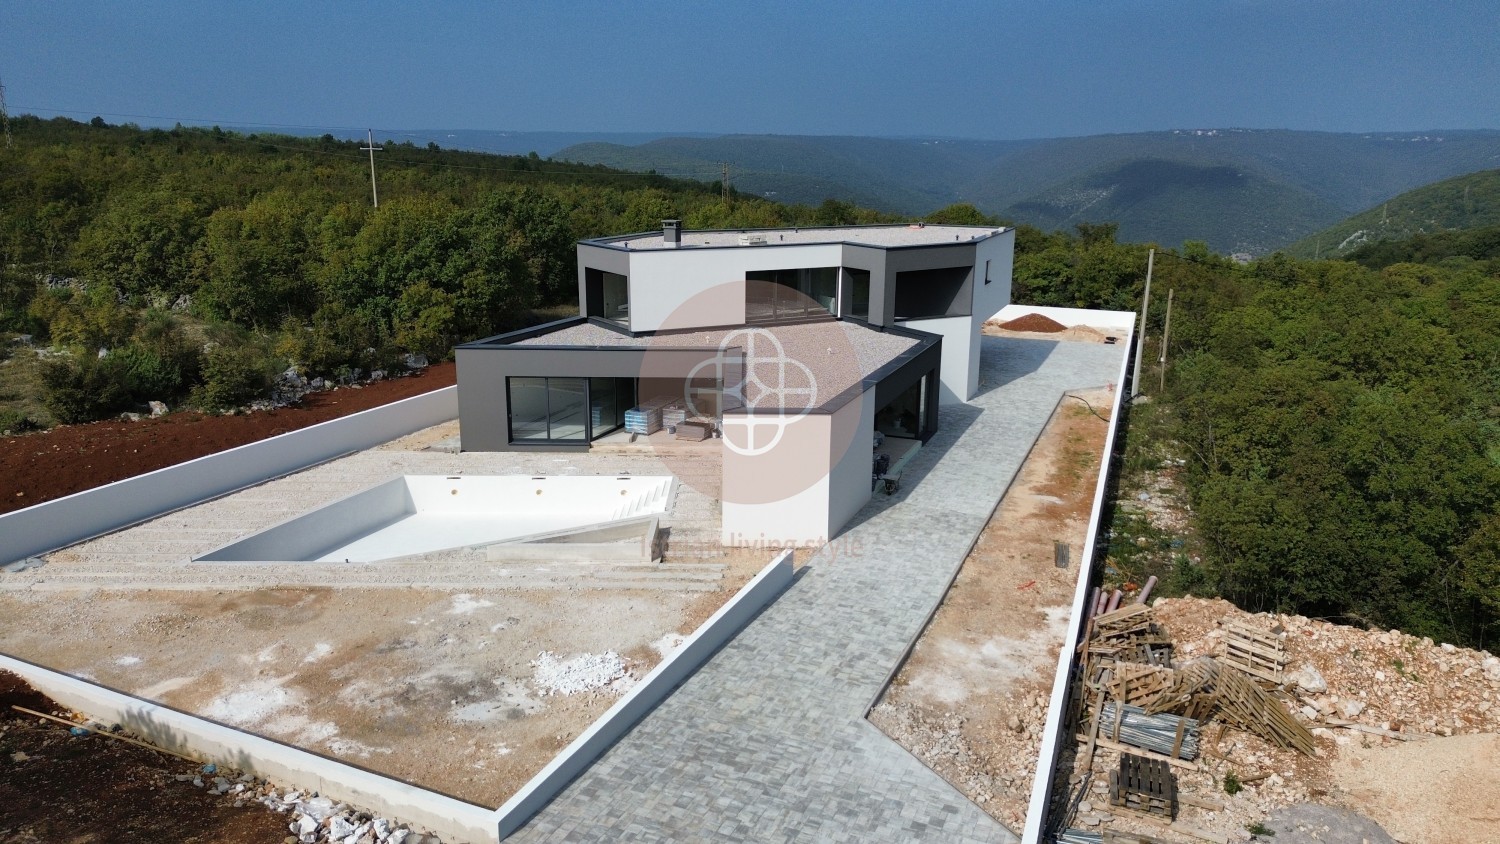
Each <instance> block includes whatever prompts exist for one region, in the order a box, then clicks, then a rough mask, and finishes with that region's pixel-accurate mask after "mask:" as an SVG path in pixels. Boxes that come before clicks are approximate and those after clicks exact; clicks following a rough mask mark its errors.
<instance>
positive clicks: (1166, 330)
mask: <svg viewBox="0 0 1500 844" xmlns="http://www.w3.org/2000/svg"><path fill="white" fill-rule="evenodd" d="M1176 292H1177V288H1175V287H1173V288H1171V289H1169V290H1167V321H1166V324H1165V325H1163V326H1162V327H1161V357H1160V358H1159V359H1158V360H1157V361H1156V365H1157V367H1158V368H1159V369H1160V371H1161V385H1160V386H1159V387H1157V392H1158V394H1160V393H1165V392H1166V391H1167V340H1168V338H1169V337H1171V336H1172V294H1174V293H1176Z"/></svg>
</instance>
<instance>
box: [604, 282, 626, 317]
mask: <svg viewBox="0 0 1500 844" xmlns="http://www.w3.org/2000/svg"><path fill="white" fill-rule="evenodd" d="M602 276H603V278H602V279H601V281H602V285H601V286H602V287H603V288H604V291H603V292H604V313H603V314H601V316H603V317H604V318H605V319H612V320H614V321H615V322H619V323H625V324H628V323H629V322H630V292H629V287H628V285H627V283H626V280H625V276H622V275H620V274H618V273H602Z"/></svg>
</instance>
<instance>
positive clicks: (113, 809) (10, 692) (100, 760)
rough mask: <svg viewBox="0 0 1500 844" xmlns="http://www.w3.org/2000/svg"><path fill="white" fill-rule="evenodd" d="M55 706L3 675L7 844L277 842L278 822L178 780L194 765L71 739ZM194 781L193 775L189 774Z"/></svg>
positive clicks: (96, 739)
mask: <svg viewBox="0 0 1500 844" xmlns="http://www.w3.org/2000/svg"><path fill="white" fill-rule="evenodd" d="M12 704H18V705H20V706H24V707H26V708H27V709H31V710H34V711H37V712H45V713H47V714H54V713H56V714H65V713H59V712H58V708H57V707H56V705H55V704H53V703H52V701H50V700H48V699H47V698H45V697H43V696H41V695H39V694H37V693H36V692H34V691H32V690H31V689H30V687H28V686H27V685H26V684H25V683H24V682H23V681H21V680H20V678H18V677H16V676H14V675H11V674H7V673H4V672H0V841H4V842H6V844H54V842H68V844H113V842H121V844H136V842H139V844H159V842H168V841H170V842H181V844H273V842H275V844H280V842H281V841H282V840H283V839H284V838H285V837H286V831H287V830H286V822H285V820H284V819H283V818H281V817H279V816H277V815H275V814H273V813H271V812H268V811H266V809H265V808H264V807H263V806H260V805H258V804H255V803H250V802H248V801H246V800H244V799H243V797H244V791H245V789H244V788H243V787H242V790H241V791H239V792H236V793H235V794H225V795H213V794H211V793H210V790H208V789H204V788H197V787H194V786H192V785H191V783H190V782H181V781H178V780H177V779H176V777H177V776H179V775H187V774H194V775H196V774H198V773H199V767H198V766H197V765H193V764H191V763H189V762H185V761H183V760H180V759H176V758H174V757H171V756H167V755H165V754H161V753H156V752H154V751H151V750H147V749H145V748H142V747H135V746H133V745H129V744H126V743H124V742H119V741H114V740H112V739H108V738H105V737H102V736H100V735H87V736H74V735H71V734H70V733H69V732H68V728H67V727H65V726H62V725H60V724H56V723H53V722H49V721H44V720H42V719H39V718H35V717H32V716H26V715H22V714H21V713H19V712H16V711H15V710H13V709H11V705H12ZM189 779H191V778H189ZM210 779H211V777H210Z"/></svg>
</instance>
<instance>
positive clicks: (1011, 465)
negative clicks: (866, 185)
mask: <svg viewBox="0 0 1500 844" xmlns="http://www.w3.org/2000/svg"><path fill="white" fill-rule="evenodd" d="M1123 354H1124V348H1123V347H1121V346H1106V345H1100V344H1083V343H1053V342H1048V341H1038V340H1016V339H1009V338H996V337H986V338H984V356H983V369H982V372H981V376H980V395H979V396H977V397H976V398H975V399H974V401H973V402H971V403H970V404H969V405H966V406H955V407H950V408H944V409H943V411H942V417H941V430H940V431H939V432H938V434H937V435H936V436H935V437H934V438H933V440H932V441H931V443H929V444H928V446H927V447H924V448H923V449H922V450H921V451H920V452H919V453H918V454H917V456H916V457H915V458H914V460H913V461H912V463H911V464H910V465H909V466H908V468H907V469H906V472H905V477H904V479H903V485H902V489H901V491H900V492H898V493H897V494H896V495H894V496H886V495H884V494H877V495H876V496H875V497H874V499H872V500H871V502H870V503H869V504H868V505H867V506H866V507H865V508H864V509H863V510H862V511H861V512H860V513H859V514H858V515H857V516H856V517H855V519H854V521H853V523H852V525H851V526H850V527H849V528H847V529H846V531H845V533H844V534H842V535H841V536H840V537H838V539H837V540H836V541H835V543H834V545H832V546H829V547H825V548H824V549H823V550H822V551H821V552H820V553H819V554H818V555H817V556H815V557H814V558H813V559H812V560H810V561H809V563H808V565H807V567H806V568H805V570H803V571H802V572H800V573H799V577H798V579H797V580H796V581H795V582H794V583H793V584H792V586H791V587H790V588H789V589H788V590H787V592H786V593H785V594H784V595H782V596H781V598H780V599H779V600H777V601H776V603H774V604H772V605H771V606H770V607H769V608H767V609H766V611H765V612H764V613H762V614H761V615H760V617H758V618H757V619H756V620H755V621H753V622H752V623H751V624H750V625H749V626H748V627H747V628H746V629H745V630H744V631H743V632H742V633H741V634H740V635H739V636H738V637H737V638H735V639H734V640H733V641H731V642H730V643H729V644H728V645H726V646H725V647H724V649H723V650H721V651H720V652H719V653H718V654H716V655H715V656H714V657H713V658H712V659H711V660H710V661H709V662H708V663H707V664H706V665H705V666H704V667H703V668H702V669H701V670H700V671H699V672H698V673H697V674H696V675H694V676H693V677H692V678H691V679H690V680H688V681H687V682H686V683H685V684H684V685H683V686H682V688H680V689H678V690H677V692H676V693H674V694H673V695H672V696H671V697H669V698H668V699H667V700H666V701H664V702H663V703H662V704H661V706H659V707H658V708H657V709H656V710H655V711H653V712H652V713H651V714H650V715H648V716H647V717H646V718H645V719H644V720H643V721H642V722H641V723H640V724H639V725H637V726H636V728H635V729H634V730H633V731H631V733H630V734H628V735H627V736H626V737H625V738H624V740H622V741H621V742H620V743H619V744H617V745H616V746H615V747H614V748H612V749H611V750H610V751H609V752H608V753H606V754H605V755H604V756H603V757H601V758H600V760H599V761H598V762H597V763H595V765H594V766H593V767H592V768H590V769H589V770H588V771H587V772H585V773H584V774H583V775H582V776H580V777H579V778H578V779H577V780H576V781H574V782H573V783H572V784H571V785H570V786H569V787H568V788H567V789H566V790H564V792H563V793H562V794H560V795H559V796H558V797H557V799H555V800H554V801H553V802H552V803H551V804H549V805H548V806H547V807H545V808H544V809H543V810H542V811H541V812H540V813H539V814H538V815H537V816H536V817H535V818H533V819H532V820H531V822H530V823H529V824H528V825H527V826H526V827H524V828H523V829H522V830H521V831H520V832H518V833H517V834H516V835H515V836H514V837H513V838H512V839H511V840H515V841H526V842H542V841H548V842H557V841H569V842H571V841H601V840H610V841H788V842H790V841H799V842H801V841H807V842H812V841H820V842H821V841H834V842H837V841H850V842H855V841H858V842H870V841H891V842H905V841H945V842H948V841H961V842H980V841H984V842H1012V841H1016V840H1018V839H1017V838H1016V836H1015V835H1014V834H1013V833H1012V832H1011V831H1010V830H1007V829H1006V828H1005V827H1003V826H1002V825H1001V824H999V823H998V822H997V821H995V820H994V819H992V818H991V817H990V816H989V815H987V814H985V812H984V811H983V810H982V809H980V808H979V807H978V806H976V805H974V804H973V803H972V802H970V801H969V800H968V799H967V798H965V797H964V796H963V795H962V794H960V793H959V792H958V791H957V790H955V789H954V788H953V787H951V786H950V785H948V784H947V783H946V782H945V781H944V780H943V779H942V778H941V777H939V776H938V775H937V774H935V773H933V772H932V770H930V769H929V768H927V767H926V766H924V765H923V764H922V763H921V762H919V761H917V759H916V758H915V757H913V756H912V755H911V754H909V753H907V752H906V751H905V750H903V749H902V748H901V747H899V746H898V745H897V744H896V743H895V742H893V741H891V740H890V739H888V738H887V737H886V736H885V735H884V734H882V733H881V732H879V731H878V730H877V729H876V728H875V727H873V726H872V725H871V724H870V723H869V722H868V721H866V720H865V717H864V715H865V711H866V709H867V708H868V707H869V705H870V703H871V701H872V700H873V699H874V698H875V697H876V695H878V694H879V693H880V691H881V689H882V688H883V687H884V684H885V681H886V678H887V676H888V675H889V674H890V672H891V671H892V669H894V668H895V666H896V663H897V661H898V660H899V659H900V658H901V655H902V653H903V652H904V651H905V649H906V646H907V644H908V642H909V641H910V640H911V639H912V637H914V636H915V635H916V634H917V633H918V632H919V631H920V629H921V626H922V624H923V622H924V621H925V619H926V618H927V614H928V613H929V612H930V611H931V610H932V608H933V607H934V606H935V605H936V604H937V603H938V601H940V600H941V599H942V596H943V593H944V591H945V590H946V588H947V584H948V582H949V580H950V578H951V577H952V575H953V572H954V571H955V570H956V568H957V567H958V566H959V565H960V564H961V563H962V562H963V558H964V556H965V555H966V554H967V553H968V550H969V548H970V546H971V545H972V543H973V541H974V539H975V537H976V536H977V535H978V533H979V531H980V530H981V529H982V528H983V527H984V524H985V522H986V521H987V520H988V518H989V516H990V513H991V511H992V510H993V509H994V507H995V504H996V503H997V502H998V501H999V500H1000V497H1001V495H1003V494H1004V492H1005V489H1006V487H1007V486H1008V485H1009V484H1010V481H1011V479H1012V478H1013V477H1014V476H1015V473H1016V471H1017V470H1018V469H1019V468H1020V465H1021V463H1022V461H1023V460H1024V459H1025V456H1026V453H1027V451H1028V450H1029V449H1030V448H1031V445H1032V443H1033V442H1035V440H1036V438H1037V436H1038V435H1040V433H1041V430H1042V427H1043V426H1044V425H1045V424H1046V421H1047V419H1048V417H1049V416H1050V414H1051V412H1052V410H1053V408H1054V407H1055V406H1056V404H1057V401H1058V399H1059V397H1060V396H1061V394H1062V392H1063V391H1065V390H1069V389H1078V388H1085V387H1097V386H1100V385H1103V384H1106V383H1109V382H1111V381H1113V380H1114V378H1115V376H1116V375H1117V373H1118V370H1119V365H1120V360H1121V356H1122V355H1123Z"/></svg>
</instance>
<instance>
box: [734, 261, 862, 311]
mask: <svg viewBox="0 0 1500 844" xmlns="http://www.w3.org/2000/svg"><path fill="white" fill-rule="evenodd" d="M745 281H746V282H747V284H746V285H745V321H746V322H775V321H783V320H793V319H809V318H815V317H826V316H828V315H830V314H832V313H834V312H835V309H836V308H837V307H838V284H839V269H838V267H811V268H807V269H796V270H756V271H753V272H748V273H746V274H745Z"/></svg>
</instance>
